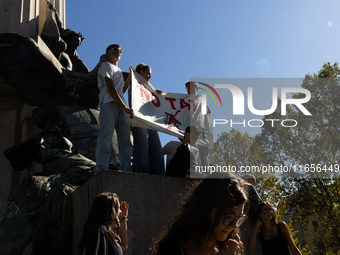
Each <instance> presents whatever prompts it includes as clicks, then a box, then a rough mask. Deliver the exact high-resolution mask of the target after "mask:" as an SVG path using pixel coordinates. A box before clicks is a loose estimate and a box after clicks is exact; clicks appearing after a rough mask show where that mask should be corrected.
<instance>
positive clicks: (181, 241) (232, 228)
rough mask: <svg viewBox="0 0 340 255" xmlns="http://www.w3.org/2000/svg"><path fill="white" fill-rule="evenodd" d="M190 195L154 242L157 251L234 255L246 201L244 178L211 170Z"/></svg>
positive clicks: (239, 247)
mask: <svg viewBox="0 0 340 255" xmlns="http://www.w3.org/2000/svg"><path fill="white" fill-rule="evenodd" d="M209 177H210V178H206V179H203V180H201V181H200V182H199V184H198V186H197V187H196V188H195V189H194V190H193V191H192V193H191V194H190V195H189V197H188V199H187V201H186V202H185V204H184V205H183V208H182V211H181V213H180V214H179V215H178V216H177V217H175V218H174V219H173V220H172V223H171V226H170V227H169V231H168V233H167V234H166V235H165V236H163V237H162V238H161V240H160V241H158V242H156V243H155V246H154V252H155V253H156V254H157V255H196V254H197V255H212V254H214V255H215V254H218V255H232V254H234V255H236V254H240V253H241V251H242V249H243V245H242V242H241V240H240V237H239V235H238V227H239V226H240V225H241V224H242V223H243V222H244V220H245V219H246V216H245V215H244V214H243V209H244V204H245V202H246V201H247V197H246V192H245V190H244V184H243V182H242V181H241V180H240V179H238V178H237V177H236V176H234V175H230V174H212V175H210V176H209Z"/></svg>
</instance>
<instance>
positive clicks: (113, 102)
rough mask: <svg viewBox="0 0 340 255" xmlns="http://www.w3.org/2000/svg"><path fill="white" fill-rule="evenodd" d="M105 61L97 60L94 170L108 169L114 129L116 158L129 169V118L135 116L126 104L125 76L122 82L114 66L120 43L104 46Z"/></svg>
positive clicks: (130, 147)
mask: <svg viewBox="0 0 340 255" xmlns="http://www.w3.org/2000/svg"><path fill="white" fill-rule="evenodd" d="M106 55H107V57H108V61H106V62H104V63H102V64H101V66H100V68H99V69H98V88H99V90H100V92H99V105H100V113H99V123H100V124H99V128H100V129H99V133H98V136H97V150H96V163H97V166H96V169H95V173H98V172H99V171H101V170H102V169H109V161H110V156H111V141H112V136H113V132H114V130H115V129H116V133H117V138H118V145H119V159H120V164H121V170H123V171H127V172H132V167H131V155H132V144H131V141H130V121H129V116H130V118H133V117H134V116H135V114H134V112H133V110H132V109H131V108H128V107H127V106H126V102H125V99H124V93H125V91H126V90H127V89H128V88H129V86H130V82H129V81H128V80H131V77H130V75H131V72H132V71H133V67H130V68H129V70H130V73H129V77H128V78H127V81H125V82H124V78H123V73H122V71H121V70H120V68H119V67H118V61H119V60H120V58H121V56H122V47H121V46H120V45H119V44H111V45H109V46H108V47H107V49H106Z"/></svg>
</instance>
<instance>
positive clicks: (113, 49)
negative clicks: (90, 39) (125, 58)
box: [111, 48, 123, 53]
mask: <svg viewBox="0 0 340 255" xmlns="http://www.w3.org/2000/svg"><path fill="white" fill-rule="evenodd" d="M111 50H112V51H118V52H119V53H123V50H122V49H119V48H112V49H111Z"/></svg>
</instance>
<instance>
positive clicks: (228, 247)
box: [218, 239, 240, 255]
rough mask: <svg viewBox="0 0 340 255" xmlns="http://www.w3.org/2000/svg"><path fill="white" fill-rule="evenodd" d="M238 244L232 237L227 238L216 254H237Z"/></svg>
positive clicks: (238, 250)
mask: <svg viewBox="0 0 340 255" xmlns="http://www.w3.org/2000/svg"><path fill="white" fill-rule="evenodd" d="M239 254H240V245H239V243H238V242H237V241H236V240H234V239H229V240H228V241H226V242H225V243H224V247H223V248H222V249H221V250H220V251H219V253H218V255H239Z"/></svg>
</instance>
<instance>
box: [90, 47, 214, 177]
mask: <svg viewBox="0 0 340 255" xmlns="http://www.w3.org/2000/svg"><path fill="white" fill-rule="evenodd" d="M121 56H122V47H121V46H120V45H119V44H111V45H109V46H108V47H107V49H106V57H107V61H104V62H103V63H102V64H101V65H100V67H99V69H98V88H99V90H100V93H99V105H100V114H99V123H100V125H99V126H100V130H99V133H98V137H97V149H96V164H97V166H96V169H95V173H96V174H97V173H98V172H100V171H101V170H103V169H109V162H110V158H111V151H112V149H111V143H112V137H113V133H114V130H116V133H117V139H118V147H119V160H120V163H121V166H120V167H121V170H122V171H127V172H131V171H135V172H140V173H149V174H156V175H163V174H164V173H166V175H171V176H178V177H185V176H188V175H189V172H190V167H191V168H193V167H194V166H196V165H208V148H207V147H204V146H200V145H195V144H196V141H197V140H198V139H199V137H200V135H201V133H202V130H201V129H200V127H198V126H197V125H190V126H188V127H186V129H185V132H184V137H183V139H180V140H181V141H171V142H170V143H168V144H166V145H165V146H164V148H162V145H161V142H160V139H159V136H158V132H157V131H156V130H151V129H147V128H141V127H133V128H132V129H131V132H132V135H133V143H132V142H131V139H130V121H129V119H131V118H134V116H135V113H134V111H133V109H132V108H131V102H132V101H133V98H132V96H131V89H130V88H131V86H130V85H131V73H132V72H136V73H138V74H139V75H140V76H141V77H142V78H143V79H145V81H147V82H148V81H149V80H150V79H151V67H149V66H147V65H145V64H144V63H141V64H138V65H137V66H136V68H134V67H132V66H130V68H129V75H128V77H127V78H126V79H124V76H123V73H122V71H121V69H120V68H119V67H118V61H119V60H120V58H121ZM142 86H143V85H142ZM150 86H151V85H150ZM185 87H186V90H187V93H188V94H194V95H196V94H197V90H198V84H197V82H195V81H189V82H187V83H185ZM126 91H128V98H129V100H128V101H129V104H127V103H126V101H125V98H124V93H125V92H126ZM156 92H157V93H162V90H160V89H157V90H156ZM128 105H129V106H128ZM195 146H196V147H195ZM177 152H178V153H177ZM164 155H167V164H166V165H167V169H166V170H167V171H166V172H165V167H164ZM131 156H132V157H133V167H132V164H131ZM171 161H173V162H171ZM178 164H179V165H180V166H181V167H180V168H179V169H178V168H177V167H176V169H174V168H175V167H174V166H175V165H178Z"/></svg>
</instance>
